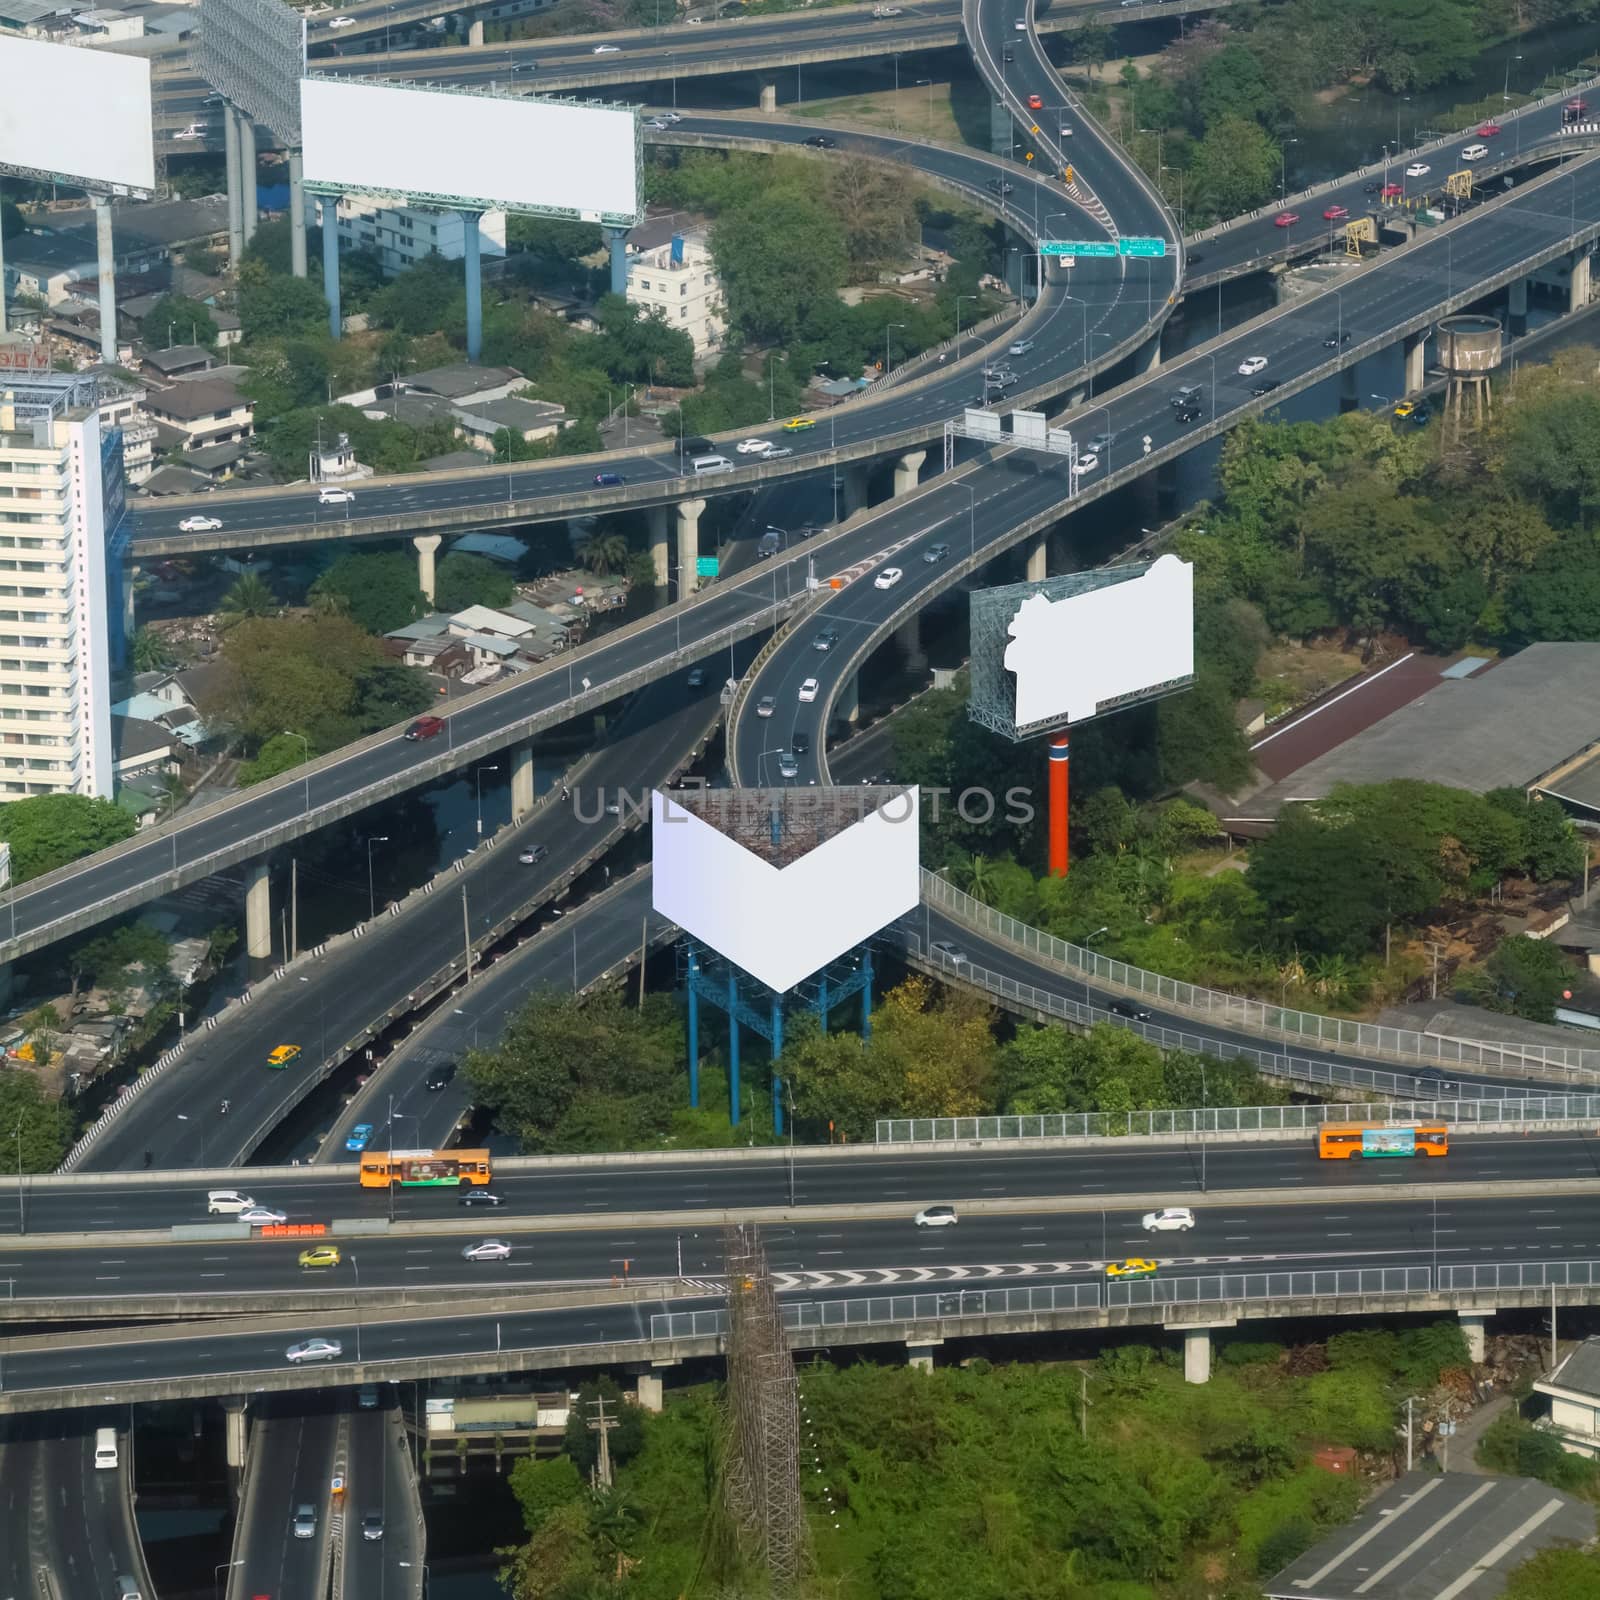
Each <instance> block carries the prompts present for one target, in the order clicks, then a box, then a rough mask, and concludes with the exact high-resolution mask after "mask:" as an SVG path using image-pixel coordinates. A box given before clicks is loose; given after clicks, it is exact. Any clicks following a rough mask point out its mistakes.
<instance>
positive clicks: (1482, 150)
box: [1461, 144, 1489, 161]
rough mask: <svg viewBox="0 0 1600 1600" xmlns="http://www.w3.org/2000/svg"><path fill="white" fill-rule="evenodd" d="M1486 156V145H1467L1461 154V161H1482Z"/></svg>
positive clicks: (1487, 148)
mask: <svg viewBox="0 0 1600 1600" xmlns="http://www.w3.org/2000/svg"><path fill="white" fill-rule="evenodd" d="M1488 154H1489V147H1488V145H1486V144H1469V145H1468V146H1467V148H1466V149H1465V150H1463V151H1462V152H1461V159H1462V160H1463V161H1482V160H1483V158H1484V157H1485V156H1486V155H1488Z"/></svg>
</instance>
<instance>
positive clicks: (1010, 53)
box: [1000, 45, 1017, 61]
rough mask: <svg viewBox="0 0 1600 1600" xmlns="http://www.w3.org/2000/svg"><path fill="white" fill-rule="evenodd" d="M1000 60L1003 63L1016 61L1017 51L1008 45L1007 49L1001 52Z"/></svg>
mask: <svg viewBox="0 0 1600 1600" xmlns="http://www.w3.org/2000/svg"><path fill="white" fill-rule="evenodd" d="M1000 59H1001V60H1002V61H1015V60H1016V59H1017V54H1016V51H1014V50H1013V49H1012V48H1011V46H1010V45H1007V46H1006V47H1005V49H1004V50H1002V51H1001V52H1000Z"/></svg>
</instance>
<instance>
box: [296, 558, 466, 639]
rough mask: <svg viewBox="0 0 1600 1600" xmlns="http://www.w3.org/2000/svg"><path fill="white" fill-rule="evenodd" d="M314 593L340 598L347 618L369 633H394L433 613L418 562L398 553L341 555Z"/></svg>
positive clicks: (317, 582)
mask: <svg viewBox="0 0 1600 1600" xmlns="http://www.w3.org/2000/svg"><path fill="white" fill-rule="evenodd" d="M447 559H449V558H447ZM311 593H312V595H313V596H320V595H337V596H338V597H339V598H340V599H341V600H343V602H344V608H345V609H344V614H345V615H346V616H347V617H349V618H350V619H351V621H353V622H355V623H356V624H357V625H358V626H360V627H362V628H365V629H366V630H367V632H368V633H391V632H393V631H394V629H396V628H403V627H405V625H406V624H407V623H408V622H415V621H416V620H417V619H418V618H419V617H424V616H426V615H427V614H428V612H429V611H430V610H431V609H432V608H431V607H430V606H429V605H428V602H427V598H426V597H425V596H424V595H423V593H422V590H421V588H420V587H419V586H418V583H417V564H416V562H415V561H414V560H413V559H412V558H411V557H410V556H408V555H404V554H402V553H400V552H399V551H394V552H392V553H385V554H370V555H369V554H364V553H351V554H348V555H342V556H340V557H339V559H338V560H337V561H335V562H334V564H333V565H332V566H331V567H329V568H328V570H327V571H326V572H324V573H323V574H322V576H321V577H320V578H318V579H317V581H316V582H315V583H314V584H312V586H311Z"/></svg>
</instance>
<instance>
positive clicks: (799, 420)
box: [783, 417, 817, 433]
mask: <svg viewBox="0 0 1600 1600" xmlns="http://www.w3.org/2000/svg"><path fill="white" fill-rule="evenodd" d="M816 425H817V419H816V418H815V417H790V418H789V420H788V421H787V422H786V423H784V425H783V431H784V432H785V433H804V432H805V431H806V429H807V428H814V427H816Z"/></svg>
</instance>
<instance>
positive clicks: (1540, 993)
mask: <svg viewBox="0 0 1600 1600" xmlns="http://www.w3.org/2000/svg"><path fill="white" fill-rule="evenodd" d="M1485 970H1486V972H1487V974H1488V978H1489V981H1490V983H1491V984H1492V985H1493V989H1492V991H1491V994H1490V996H1489V997H1488V998H1491V999H1493V1000H1497V1001H1498V1002H1499V1005H1500V1008H1503V1009H1505V1010H1509V1011H1511V1012H1513V1013H1514V1014H1515V1015H1516V1016H1519V1017H1526V1018H1528V1020H1529V1021H1530V1022H1554V1021H1555V1020H1556V1007H1557V1006H1558V1005H1560V1004H1561V1003H1562V999H1563V995H1564V992H1565V991H1566V990H1567V989H1568V988H1569V987H1570V986H1571V983H1572V980H1573V978H1574V976H1575V974H1574V972H1573V970H1572V968H1571V966H1570V965H1569V964H1568V962H1567V958H1566V957H1565V956H1564V955H1563V954H1562V953H1561V951H1560V950H1558V949H1555V948H1553V947H1552V946H1551V945H1550V943H1549V942H1548V941H1547V940H1544V939H1530V938H1528V937H1527V936H1526V935H1521V936H1519V937H1517V938H1515V939H1504V940H1502V941H1501V942H1500V943H1499V944H1498V945H1497V946H1496V947H1495V949H1494V952H1493V954H1492V955H1490V957H1489V959H1488V961H1487V962H1486V963H1485Z"/></svg>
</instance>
